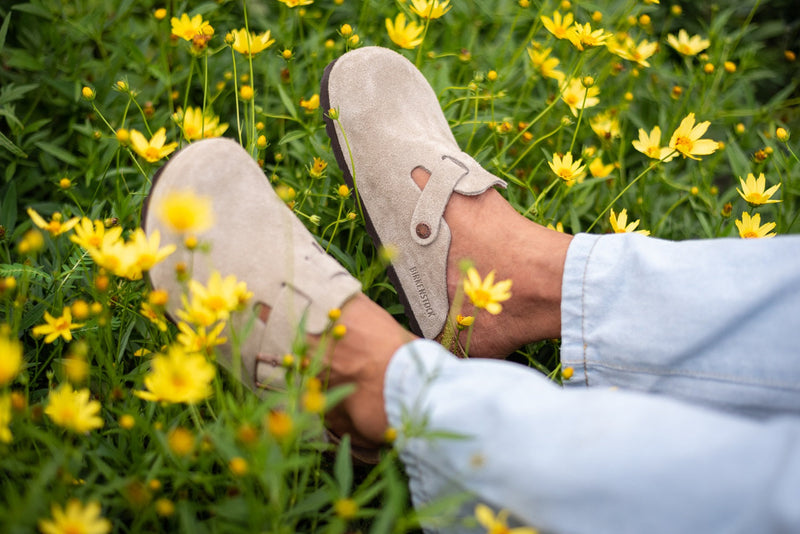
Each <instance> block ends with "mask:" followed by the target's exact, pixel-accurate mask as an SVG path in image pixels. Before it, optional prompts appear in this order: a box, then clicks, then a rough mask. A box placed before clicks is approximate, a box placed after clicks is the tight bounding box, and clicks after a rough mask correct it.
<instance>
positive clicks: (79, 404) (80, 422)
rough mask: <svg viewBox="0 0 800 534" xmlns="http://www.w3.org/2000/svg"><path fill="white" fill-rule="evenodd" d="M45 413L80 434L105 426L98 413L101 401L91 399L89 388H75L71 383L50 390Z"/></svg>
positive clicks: (54, 420) (60, 424) (58, 423)
mask: <svg viewBox="0 0 800 534" xmlns="http://www.w3.org/2000/svg"><path fill="white" fill-rule="evenodd" d="M44 413H46V414H47V415H48V416H49V417H50V419H52V420H53V422H54V423H55V424H57V425H59V426H61V427H64V428H66V429H67V430H71V431H73V432H77V433H79V434H83V433H85V432H89V431H90V430H94V429H96V428H102V426H103V420H102V419H101V418H100V416H99V415H98V414H99V413H100V403H99V402H97V401H96V400H89V390H88V389H86V388H84V389H80V390H74V389H72V386H71V385H69V384H63V385H62V386H61V387H60V388H58V389H57V390H55V391H50V395H49V397H48V399H47V408H45V409H44Z"/></svg>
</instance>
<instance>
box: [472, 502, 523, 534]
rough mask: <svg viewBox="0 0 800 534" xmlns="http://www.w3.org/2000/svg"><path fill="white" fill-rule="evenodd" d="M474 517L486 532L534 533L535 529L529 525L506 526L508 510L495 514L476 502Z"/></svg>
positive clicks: (492, 533) (494, 533) (506, 533)
mask: <svg viewBox="0 0 800 534" xmlns="http://www.w3.org/2000/svg"><path fill="white" fill-rule="evenodd" d="M475 519H477V520H478V523H480V525H481V526H482V527H483V528H485V529H486V533H487V534H536V533H537V531H536V529H533V528H530V527H515V528H509V526H508V511H507V510H500V511H499V512H498V513H497V515H495V514H494V512H492V509H491V508H489V507H488V506H486V505H485V504H478V505H477V506H476V507H475Z"/></svg>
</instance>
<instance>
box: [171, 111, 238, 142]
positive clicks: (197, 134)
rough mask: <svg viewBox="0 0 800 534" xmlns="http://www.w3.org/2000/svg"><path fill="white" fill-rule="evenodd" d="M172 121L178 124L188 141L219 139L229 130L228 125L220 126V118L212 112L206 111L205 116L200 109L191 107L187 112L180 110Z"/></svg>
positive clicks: (173, 116)
mask: <svg viewBox="0 0 800 534" xmlns="http://www.w3.org/2000/svg"><path fill="white" fill-rule="evenodd" d="M172 120H174V121H175V122H176V123H177V124H178V126H179V127H180V129H181V130H182V131H183V137H184V138H185V139H186V140H187V141H194V140H196V139H208V138H210V137H219V136H221V135H222V134H224V133H225V130H227V129H228V123H222V124H220V123H219V117H218V116H216V115H214V113H212V112H211V111H206V113H205V115H204V114H203V110H202V109H201V108H199V107H197V108H194V107H191V106H190V107H188V108H186V111H185V112H184V111H183V110H181V109H179V110H178V111H177V112H175V113H174V114H173V115H172Z"/></svg>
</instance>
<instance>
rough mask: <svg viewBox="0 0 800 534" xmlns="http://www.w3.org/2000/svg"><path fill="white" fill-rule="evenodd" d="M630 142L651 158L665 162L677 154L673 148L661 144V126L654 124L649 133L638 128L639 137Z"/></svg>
mask: <svg viewBox="0 0 800 534" xmlns="http://www.w3.org/2000/svg"><path fill="white" fill-rule="evenodd" d="M631 144H632V145H633V148H635V149H636V150H638V151H639V152H641V153H642V154H644V155H645V156H647V157H648V158H651V159H657V160H660V161H664V162H667V161H671V160H672V158H674V157H675V156H676V155H677V153H676V151H675V149H674V148H669V147H662V146H661V128H659V127H658V126H654V127H653V130H652V131H651V132H650V134H648V133H647V132H646V131H645V130H644V129H642V128H639V139H638V140H636V141H632V142H631Z"/></svg>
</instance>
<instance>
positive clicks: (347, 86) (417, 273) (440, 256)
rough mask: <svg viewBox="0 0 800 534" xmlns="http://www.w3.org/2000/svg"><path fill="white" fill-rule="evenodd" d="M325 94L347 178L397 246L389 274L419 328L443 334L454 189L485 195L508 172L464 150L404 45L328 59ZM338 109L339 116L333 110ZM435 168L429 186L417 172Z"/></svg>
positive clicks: (387, 240) (378, 230) (379, 238)
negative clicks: (448, 214)
mask: <svg viewBox="0 0 800 534" xmlns="http://www.w3.org/2000/svg"><path fill="white" fill-rule="evenodd" d="M320 99H321V101H322V106H323V109H324V110H326V112H325V113H326V118H325V120H326V131H327V133H328V136H329V137H330V139H331V146H332V148H333V152H334V154H335V156H336V161H337V163H338V164H339V167H340V168H341V169H342V172H343V173H344V178H345V181H347V183H348V185H349V186H350V187H351V188H353V189H354V190H355V192H356V195H357V198H358V200H359V201H360V203H361V206H362V209H363V212H364V216H365V219H366V221H365V222H366V226H367V231H368V232H369V233H370V235H371V237H372V239H373V242H374V244H375V246H378V247H379V246H387V245H391V246H393V247H394V248H395V249H396V250H397V253H398V254H397V257H396V258H395V259H394V260H393V262H392V267H391V268H390V270H389V276H390V278H391V280H392V282H393V283H394V286H395V288H396V289H397V292H398V295H399V296H400V300H401V302H402V303H403V304H404V306H405V309H406V314H407V315H408V318H409V321H410V323H411V329H412V330H413V331H414V332H415V333H416V334H419V335H422V336H424V337H426V338H435V337H436V336H437V335H439V334H440V333H441V332H442V330H443V328H444V326H445V322H446V319H447V314H448V311H449V303H448V297H447V253H448V250H449V248H450V229H449V227H448V226H447V223H446V222H445V221H444V218H443V216H444V211H445V208H446V207H447V202H448V200H449V199H450V195H451V194H452V193H453V192H454V191H455V192H457V193H460V194H462V195H479V194H481V193H483V192H484V191H486V190H487V189H489V188H490V187H493V186H501V187H505V185H506V184H505V182H504V181H503V180H501V179H500V178H498V177H496V176H494V175H492V174H491V173H489V172H487V171H486V170H484V169H483V168H482V167H481V166H480V165H479V164H478V162H476V161H475V160H474V159H473V158H472V157H471V156H469V155H468V154H466V153H464V152H462V151H461V149H460V148H459V147H458V144H457V143H456V140H455V138H454V137H453V133H452V132H451V131H450V127H449V125H448V123H447V119H446V118H445V116H444V113H443V112H442V109H441V106H440V105H439V101H438V99H437V98H436V94H435V93H434V91H433V89H432V88H431V86H430V84H428V82H427V80H426V79H425V77H424V76H423V75H422V73H421V72H420V71H419V70H417V68H416V67H415V66H414V65H413V64H412V63H411V62H410V61H408V60H407V59H406V58H405V57H403V56H402V55H400V54H398V53H396V52H394V51H392V50H388V49H385V48H379V47H364V48H359V49H357V50H353V51H351V52H348V53H346V54H344V55H343V56H342V57H340V58H339V59H337V60H335V61H334V62H332V63H331V64H329V65H328V66H327V67H326V69H325V73H324V76H323V79H322V84H321V90H320ZM330 109H333V110H335V119H332V118H331V117H329V116H328V110H330ZM417 167H424V168H425V169H426V170H427V171H428V172H430V173H431V177H430V179H429V181H428V183H427V185H426V186H425V188H424V189H423V190H420V189H419V187H418V186H417V185H416V183H415V182H414V181H413V179H412V178H411V172H412V171H413V170H414V169H415V168H417Z"/></svg>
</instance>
